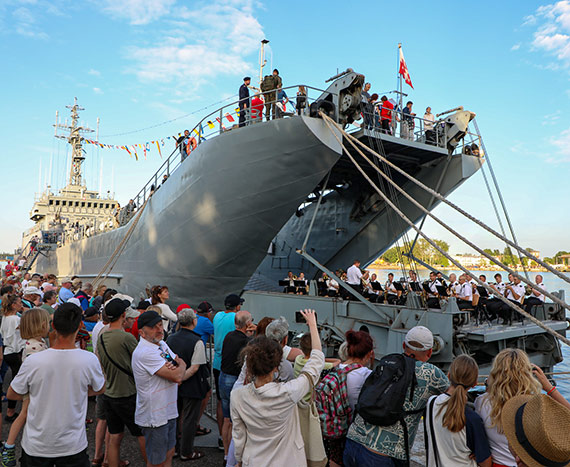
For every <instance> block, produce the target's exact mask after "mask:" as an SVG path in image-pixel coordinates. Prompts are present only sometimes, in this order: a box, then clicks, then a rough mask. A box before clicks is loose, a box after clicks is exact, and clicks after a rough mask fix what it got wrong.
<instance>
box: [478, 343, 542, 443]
mask: <svg viewBox="0 0 570 467" xmlns="http://www.w3.org/2000/svg"><path fill="white" fill-rule="evenodd" d="M487 385H488V388H487V400H488V401H489V403H490V404H491V413H490V417H491V426H494V427H496V428H497V430H498V431H499V432H500V433H502V432H503V425H502V423H501V413H502V411H503V406H504V405H505V403H506V402H507V401H508V400H510V399H512V398H513V397H515V396H520V395H526V394H528V395H533V394H540V383H539V382H538V381H537V380H536V378H535V377H534V376H533V374H532V366H531V364H530V360H529V359H528V356H527V354H526V353H525V352H523V351H522V350H520V349H505V350H501V351H500V352H499V353H498V354H497V355H496V357H495V360H493V368H492V369H491V373H490V374H489V379H488V380H487Z"/></svg>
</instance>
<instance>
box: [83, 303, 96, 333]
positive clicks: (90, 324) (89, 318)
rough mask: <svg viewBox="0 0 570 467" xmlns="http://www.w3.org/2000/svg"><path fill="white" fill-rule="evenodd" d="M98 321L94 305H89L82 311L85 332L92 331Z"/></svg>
mask: <svg viewBox="0 0 570 467" xmlns="http://www.w3.org/2000/svg"><path fill="white" fill-rule="evenodd" d="M98 322H99V310H98V309H96V308H95V307H92V306H90V307H89V308H87V310H85V312H84V313H83V325H84V326H85V329H87V332H89V333H92V332H93V329H94V328H95V326H97V323H98Z"/></svg>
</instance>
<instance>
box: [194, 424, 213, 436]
mask: <svg viewBox="0 0 570 467" xmlns="http://www.w3.org/2000/svg"><path fill="white" fill-rule="evenodd" d="M211 432H212V430H211V429H210V428H206V427H205V426H200V425H198V427H197V428H196V436H204V435H209V434H210V433H211Z"/></svg>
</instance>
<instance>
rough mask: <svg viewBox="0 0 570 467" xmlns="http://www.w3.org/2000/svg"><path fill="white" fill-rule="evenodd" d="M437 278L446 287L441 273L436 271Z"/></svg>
mask: <svg viewBox="0 0 570 467" xmlns="http://www.w3.org/2000/svg"><path fill="white" fill-rule="evenodd" d="M437 280H438V281H439V282H440V284H441V285H443V286H444V287H447V282H445V279H444V278H443V274H442V273H441V272H438V273H437Z"/></svg>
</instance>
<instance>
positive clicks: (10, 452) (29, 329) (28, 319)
mask: <svg viewBox="0 0 570 467" xmlns="http://www.w3.org/2000/svg"><path fill="white" fill-rule="evenodd" d="M48 332H49V313H48V312H47V311H46V310H44V309H43V308H32V309H30V310H28V311H26V312H25V313H24V314H23V315H22V318H21V320H20V335H21V336H22V339H25V341H26V343H25V347H24V351H23V353H22V360H25V359H26V358H27V357H29V356H30V355H32V354H34V353H37V352H41V351H42V350H46V349H47V344H46V342H45V340H44V338H45V337H46V336H47V334H48ZM29 404H30V399H29V397H28V396H24V399H23V401H22V410H21V411H20V414H19V415H18V418H16V420H15V421H14V423H12V426H11V427H10V433H9V434H8V439H7V440H6V443H5V444H4V449H2V465H3V466H5V467H15V466H16V438H17V437H18V434H19V433H20V431H21V430H22V428H24V425H25V423H26V417H27V414H28V405H29Z"/></svg>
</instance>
